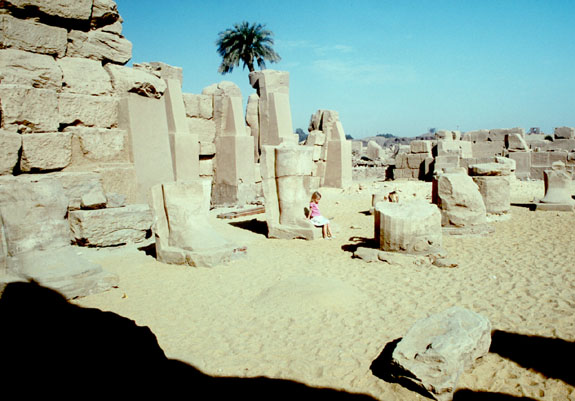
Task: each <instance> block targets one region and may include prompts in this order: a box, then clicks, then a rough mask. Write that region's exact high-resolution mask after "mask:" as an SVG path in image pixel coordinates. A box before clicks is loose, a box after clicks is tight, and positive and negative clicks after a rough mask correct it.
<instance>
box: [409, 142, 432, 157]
mask: <svg viewBox="0 0 575 401" xmlns="http://www.w3.org/2000/svg"><path fill="white" fill-rule="evenodd" d="M431 148H432V143H431V141H418V140H416V141H411V142H410V143H409V149H410V151H411V153H428V154H429V156H431Z"/></svg>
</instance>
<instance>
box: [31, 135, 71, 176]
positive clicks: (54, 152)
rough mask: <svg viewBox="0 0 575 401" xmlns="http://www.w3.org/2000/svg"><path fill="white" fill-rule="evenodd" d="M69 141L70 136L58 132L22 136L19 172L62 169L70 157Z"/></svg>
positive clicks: (67, 163) (68, 162)
mask: <svg viewBox="0 0 575 401" xmlns="http://www.w3.org/2000/svg"><path fill="white" fill-rule="evenodd" d="M71 140H72V135H71V134H68V133H60V132H52V133H48V134H26V135H23V136H22V157H21V159H20V170H22V171H25V172H28V171H34V170H39V171H46V170H58V169H63V168H64V167H66V166H68V165H69V164H70V160H71V157H72V142H71Z"/></svg>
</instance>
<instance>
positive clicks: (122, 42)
mask: <svg viewBox="0 0 575 401" xmlns="http://www.w3.org/2000/svg"><path fill="white" fill-rule="evenodd" d="M67 41H68V48H67V52H66V55H67V56H69V57H82V58H90V59H93V60H104V61H111V62H113V63H116V64H121V65H123V64H126V63H127V62H128V61H129V60H130V59H131V58H132V43H131V42H130V41H129V40H127V39H126V38H124V37H123V36H120V35H117V34H114V33H110V32H104V31H98V30H94V31H89V32H82V31H75V30H72V31H70V32H69V33H68V37H67Z"/></svg>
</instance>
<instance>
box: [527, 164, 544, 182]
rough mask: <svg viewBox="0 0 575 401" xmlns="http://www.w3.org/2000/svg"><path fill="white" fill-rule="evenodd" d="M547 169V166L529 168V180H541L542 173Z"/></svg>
mask: <svg viewBox="0 0 575 401" xmlns="http://www.w3.org/2000/svg"><path fill="white" fill-rule="evenodd" d="M548 169H549V166H531V170H530V173H529V178H531V179H532V180H543V175H544V174H543V173H544V172H545V170H548Z"/></svg>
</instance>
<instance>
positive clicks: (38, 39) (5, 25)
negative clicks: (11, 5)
mask: <svg viewBox="0 0 575 401" xmlns="http://www.w3.org/2000/svg"><path fill="white" fill-rule="evenodd" d="M66 42H67V31H66V29H65V28H59V27H55V26H50V25H45V24H40V23H38V22H34V21H32V20H28V19H19V18H14V17H12V16H11V15H8V14H0V48H2V49H9V48H12V49H18V50H26V51H29V52H32V53H39V54H50V55H53V56H57V57H63V56H64V54H66Z"/></svg>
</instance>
